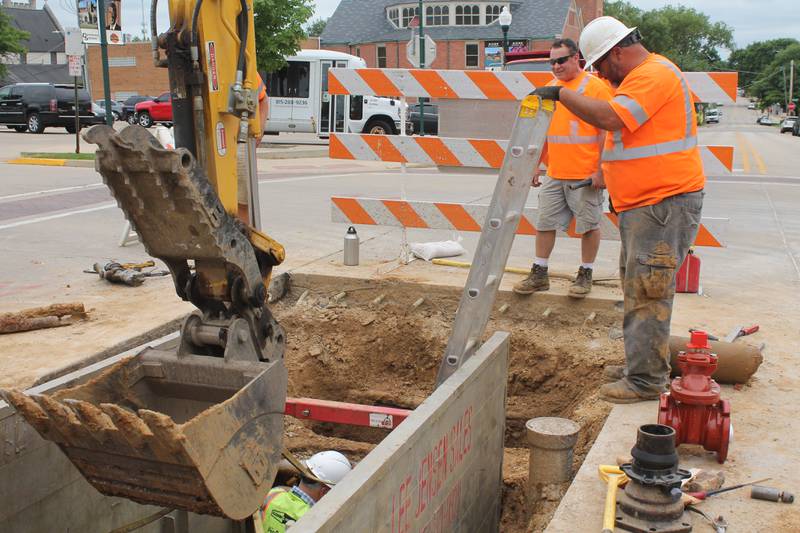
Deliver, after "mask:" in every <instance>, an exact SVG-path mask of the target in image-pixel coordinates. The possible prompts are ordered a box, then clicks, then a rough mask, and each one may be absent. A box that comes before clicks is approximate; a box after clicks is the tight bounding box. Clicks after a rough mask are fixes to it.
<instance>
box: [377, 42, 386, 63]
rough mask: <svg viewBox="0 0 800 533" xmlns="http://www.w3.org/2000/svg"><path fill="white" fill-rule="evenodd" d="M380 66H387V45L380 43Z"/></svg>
mask: <svg viewBox="0 0 800 533" xmlns="http://www.w3.org/2000/svg"><path fill="white" fill-rule="evenodd" d="M378 68H386V46H385V45H383V44H379V45H378Z"/></svg>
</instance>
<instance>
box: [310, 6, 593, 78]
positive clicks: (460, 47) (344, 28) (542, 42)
mask: <svg viewBox="0 0 800 533" xmlns="http://www.w3.org/2000/svg"><path fill="white" fill-rule="evenodd" d="M418 6H419V2H414V1H413V0H342V1H341V3H340V4H339V7H337V8H336V11H335V12H334V14H333V16H331V18H330V20H329V21H328V24H327V25H326V27H325V31H324V32H323V33H322V36H321V42H322V48H324V49H328V50H337V51H340V52H345V53H348V54H353V55H357V56H360V57H362V58H363V59H364V60H365V61H366V62H367V66H369V67H379V68H411V66H412V65H411V64H410V63H409V62H408V60H407V58H406V43H408V41H409V40H410V39H411V36H412V28H411V27H410V25H413V24H411V21H412V20H413V18H414V16H415V15H417V14H418V12H419V7H418ZM504 7H508V8H509V10H510V11H511V15H512V16H513V19H512V23H511V26H510V27H509V31H508V41H509V48H510V49H512V50H515V51H522V50H547V49H549V48H550V45H551V43H552V42H553V40H554V39H557V38H561V37H570V38H572V39H575V40H576V41H577V38H578V35H580V32H581V29H582V28H583V27H584V26H585V25H586V23H588V22H589V21H590V20H593V19H595V18H597V17H599V16H601V15H602V14H603V1H602V0H505V1H503V0H499V1H467V0H424V1H423V9H424V11H425V19H424V26H425V34H426V35H429V36H430V37H431V38H433V40H434V41H436V59H435V60H434V62H433V64H430V65H426V66H428V67H430V68H436V69H483V68H485V67H486V65H487V64H490V62H491V61H492V59H493V58H492V54H494V55H495V56H496V53H497V49H498V48H499V47H500V46H502V39H503V32H502V30H501V28H500V25H499V23H498V21H497V17H498V16H499V15H500V12H501V11H502V9H503V8H504ZM494 59H495V60H496V58H494Z"/></svg>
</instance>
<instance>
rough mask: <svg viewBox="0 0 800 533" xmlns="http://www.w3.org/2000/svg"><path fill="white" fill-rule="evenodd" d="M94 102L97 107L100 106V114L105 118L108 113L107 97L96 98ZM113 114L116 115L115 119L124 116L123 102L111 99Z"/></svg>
mask: <svg viewBox="0 0 800 533" xmlns="http://www.w3.org/2000/svg"><path fill="white" fill-rule="evenodd" d="M94 103H95V105H96V106H97V107H99V108H100V116H102V117H104V118H105V114H106V101H105V99H103V100H95V101H94ZM95 114H96V113H95ZM111 115H112V116H113V117H114V120H119V119H120V118H122V104H121V103H119V102H117V101H116V100H111Z"/></svg>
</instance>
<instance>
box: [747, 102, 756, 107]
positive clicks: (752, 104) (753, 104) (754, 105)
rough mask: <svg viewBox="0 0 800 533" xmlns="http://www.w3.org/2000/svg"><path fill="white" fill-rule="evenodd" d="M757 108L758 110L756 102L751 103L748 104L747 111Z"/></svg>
mask: <svg viewBox="0 0 800 533" xmlns="http://www.w3.org/2000/svg"><path fill="white" fill-rule="evenodd" d="M755 108H756V103H755V102H750V103H749V104H747V109H755Z"/></svg>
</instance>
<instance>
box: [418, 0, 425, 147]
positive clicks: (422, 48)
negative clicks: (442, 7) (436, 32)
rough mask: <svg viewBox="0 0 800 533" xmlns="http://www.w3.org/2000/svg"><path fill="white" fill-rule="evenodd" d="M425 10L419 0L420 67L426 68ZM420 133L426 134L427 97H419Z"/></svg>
mask: <svg viewBox="0 0 800 533" xmlns="http://www.w3.org/2000/svg"><path fill="white" fill-rule="evenodd" d="M424 19H425V12H424V11H423V10H422V0H419V68H425V20H424ZM419 134H420V135H425V98H424V97H420V98H419Z"/></svg>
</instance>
